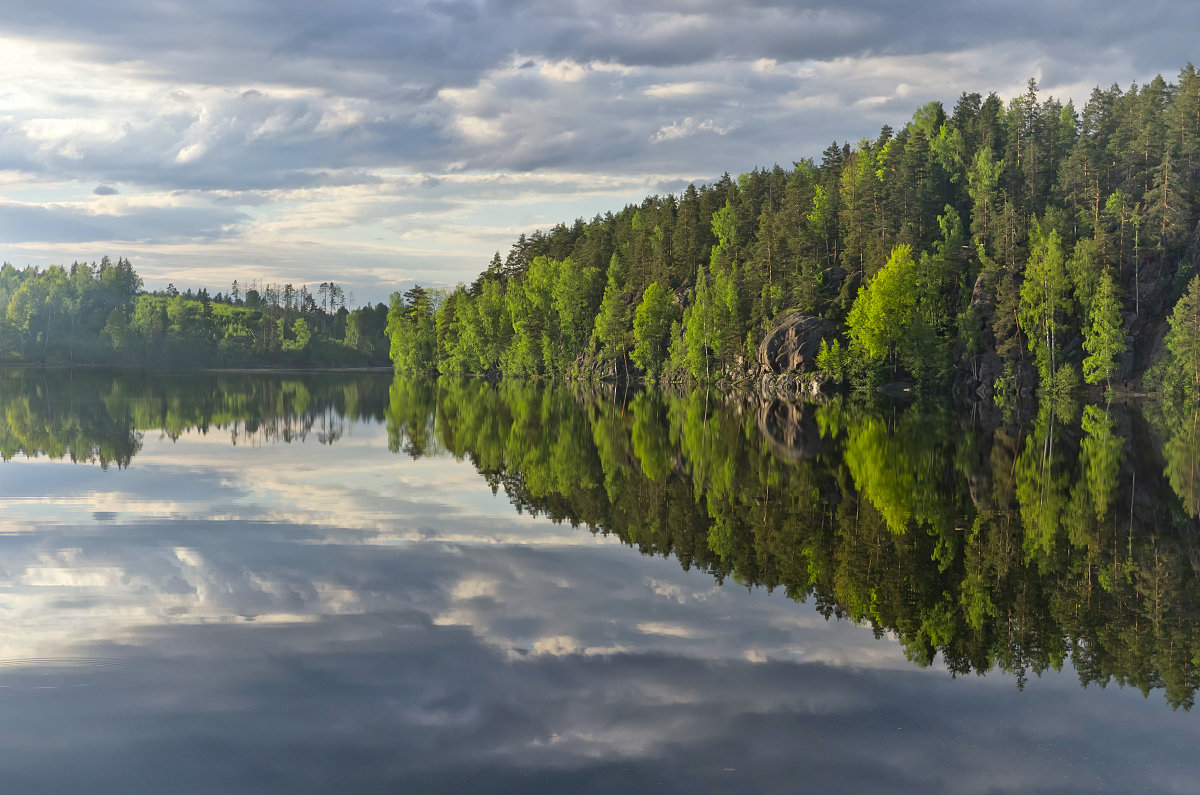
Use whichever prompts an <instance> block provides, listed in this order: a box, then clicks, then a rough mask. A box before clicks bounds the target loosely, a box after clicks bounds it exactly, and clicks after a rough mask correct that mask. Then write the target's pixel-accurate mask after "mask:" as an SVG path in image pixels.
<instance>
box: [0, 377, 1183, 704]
mask: <svg viewBox="0 0 1200 795" xmlns="http://www.w3.org/2000/svg"><path fill="white" fill-rule="evenodd" d="M616 397H617V396H615V395H611V394H609V395H606V394H601V393H600V392H588V391H586V390H580V389H568V388H564V387H557V386H546V385H536V384H530V383H520V382H507V381H506V382H503V383H500V384H488V383H485V382H481V381H456V380H449V379H443V380H441V381H438V382H434V381H428V380H408V379H396V380H394V381H392V382H391V383H388V382H387V381H385V380H384V379H381V378H379V377H376V376H370V375H361V376H345V375H330V374H326V375H295V376H293V375H287V376H274V377H264V376H250V375H223V376H192V377H183V376H181V377H172V378H166V379H159V378H153V379H152V378H147V377H139V376H129V375H114V374H103V373H92V374H80V373H70V372H68V373H60V374H54V373H46V372H39V373H30V372H21V371H16V372H11V373H8V374H7V375H6V376H5V377H4V378H2V379H0V404H2V405H3V406H4V423H3V424H2V425H0V452H2V453H3V455H4V457H5V458H6V459H7V458H11V457H12V456H14V455H16V454H19V453H23V454H25V455H31V456H38V455H43V454H44V455H47V456H49V457H51V458H69V459H70V460H72V461H81V460H83V461H94V462H96V463H98V464H100V465H101V467H107V466H109V465H110V464H115V465H117V466H119V467H124V466H128V465H129V464H130V462H131V461H132V459H133V457H134V456H135V455H137V454H138V452H139V450H140V449H141V446H142V441H143V437H144V434H146V433H147V432H152V431H154V430H158V431H160V432H161V433H163V434H165V435H166V437H167V438H170V439H178V438H179V437H180V435H181V434H183V433H185V432H190V433H194V434H201V435H206V434H210V433H213V432H220V434H221V435H224V436H225V437H226V438H227V439H228V441H229V443H230V444H233V445H238V444H245V443H247V442H250V443H270V442H277V441H278V442H291V441H303V440H306V439H308V438H310V437H312V438H315V439H316V440H317V441H319V442H321V443H323V444H332V443H334V442H336V441H338V440H339V439H340V438H341V437H342V435H343V433H344V430H345V426H346V424H347V423H349V422H355V421H358V420H362V419H364V418H366V419H380V420H382V419H386V429H387V446H388V449H390V450H391V451H392V452H395V453H402V454H403V455H405V456H406V457H409V458H411V459H421V458H423V457H429V456H434V455H439V454H443V453H449V454H451V455H453V456H455V457H457V458H459V459H467V460H469V461H470V462H471V463H472V464H473V465H474V467H475V468H476V469H477V470H478V471H479V472H480V473H481V474H482V475H483V477H484V478H485V480H486V482H487V484H488V485H489V486H490V487H491V489H492V491H493V492H494V493H496V492H498V491H500V490H503V492H504V493H505V494H506V495H507V496H508V499H509V500H510V501H511V503H512V505H513V506H514V507H515V508H516V510H517V512H518V513H530V514H534V515H539V516H547V517H549V518H551V519H553V520H554V521H556V522H569V523H570V524H571V525H573V526H578V525H582V526H586V527H588V528H590V529H591V530H592V531H593V532H598V533H603V534H614V535H616V536H617V537H619V538H620V539H621V540H622V541H623V542H625V543H627V544H629V545H631V546H635V547H637V548H638V549H639V550H640V551H641V552H642V553H643V554H653V555H663V556H668V555H669V556H671V557H673V558H675V559H676V560H677V561H678V562H679V563H680V564H681V565H682V567H683V569H684V570H688V569H692V568H698V569H702V570H704V571H708V572H710V573H711V574H712V575H713V576H714V577H715V578H716V580H717V581H718V582H721V581H724V580H725V579H727V578H729V579H732V580H733V581H734V582H736V583H739V584H742V585H747V586H765V587H766V588H768V589H775V588H782V589H783V590H785V592H786V593H787V595H788V596H789V597H790V598H792V599H795V600H798V601H802V602H803V601H811V602H812V603H813V604H814V606H815V607H816V609H817V611H818V612H819V613H820V614H822V615H824V616H825V617H832V616H836V617H838V618H846V619H850V620H852V621H854V622H857V623H861V624H867V625H869V626H871V627H872V628H873V629H874V631H875V633H876V634H877V635H882V634H884V633H891V634H893V635H894V636H895V637H896V638H898V640H899V642H900V644H901V645H902V647H903V649H904V651H905V654H906V655H907V656H908V658H909V659H910V660H911V661H912V662H913V663H916V664H917V665H921V666H926V665H929V664H930V663H931V662H933V660H934V659H935V657H937V656H938V655H940V656H941V659H942V660H943V661H944V664H945V665H946V666H947V667H948V668H949V669H950V670H951V671H952V672H954V673H968V672H972V671H978V672H983V671H988V670H992V669H997V668H998V669H1000V670H1002V671H1006V672H1009V673H1011V674H1013V675H1015V676H1016V677H1017V679H1018V682H1019V683H1023V682H1024V681H1025V677H1026V676H1027V675H1028V674H1029V673H1035V674H1036V673H1040V672H1043V671H1045V670H1048V669H1057V668H1059V667H1061V666H1062V665H1063V663H1064V662H1065V661H1066V660H1067V659H1068V658H1069V659H1070V660H1071V661H1072V662H1073V663H1074V667H1075V669H1076V671H1077V672H1078V674H1079V677H1080V680H1081V681H1082V682H1083V683H1084V684H1085V685H1086V684H1089V683H1098V684H1106V683H1109V682H1117V683H1120V684H1122V685H1132V686H1135V687H1137V688H1139V689H1141V690H1142V691H1143V692H1149V691H1150V690H1152V689H1155V688H1162V689H1163V690H1164V692H1165V694H1166V698H1167V700H1168V701H1169V703H1170V704H1171V705H1172V706H1176V707H1178V706H1182V707H1190V706H1191V705H1192V703H1193V701H1194V693H1195V691H1196V688H1197V686H1198V685H1200V673H1198V671H1197V666H1196V663H1195V662H1194V660H1195V659H1197V658H1200V631H1198V630H1197V626H1198V625H1197V621H1196V620H1195V619H1196V617H1197V616H1200V587H1198V577H1197V570H1198V568H1200V534H1198V525H1197V509H1198V503H1197V496H1196V495H1197V494H1200V488H1198V486H1197V484H1198V483H1200V471H1198V469H1197V464H1196V462H1197V461H1198V460H1200V456H1198V451H1200V434H1198V429H1200V420H1197V413H1196V411H1195V410H1194V408H1193V409H1187V408H1179V407H1170V406H1155V407H1152V410H1151V411H1150V412H1148V414H1147V417H1148V421H1147V420H1146V419H1143V417H1142V415H1140V414H1139V413H1137V412H1134V411H1130V410H1129V409H1126V408H1124V407H1113V408H1111V409H1106V408H1104V407H1099V406H1093V405H1088V406H1084V407H1082V409H1081V408H1080V407H1078V406H1074V405H1071V404H1066V405H1063V404H1060V405H1058V406H1054V407H1046V408H1043V410H1042V411H1041V412H1040V413H1039V414H1038V415H1037V416H1036V417H1032V418H1029V419H1028V420H1026V421H1025V422H1024V423H1020V424H1003V423H1000V424H990V425H989V424H986V423H982V422H980V421H979V420H978V418H977V417H972V416H960V415H956V414H953V413H951V412H949V411H946V410H944V409H918V408H908V409H905V410H897V409H890V410H885V411H878V410H870V409H867V408H864V407H862V406H859V405H855V404H853V403H850V402H848V401H844V400H840V399H837V400H832V401H829V402H826V403H824V404H821V405H793V404H779V403H766V404H760V405H756V404H746V403H741V402H737V401H729V400H722V399H719V398H718V397H717V396H715V395H713V394H709V393H702V392H697V393H693V394H691V395H687V396H683V397H679V396H674V395H663V394H660V393H656V392H646V393H641V394H637V395H634V396H629V395H623V396H620V399H616ZM218 438H219V437H218ZM348 466H349V465H348ZM327 475H330V473H329V472H316V473H314V475H313V477H312V478H308V479H305V478H298V480H299V482H297V483H295V484H294V485H293V486H292V488H293V489H294V490H304V489H306V488H310V489H312V490H313V492H314V493H316V492H320V491H322V490H324V489H325V488H326V487H325V486H323V485H322V483H321V481H322V478H324V477H325V476H327ZM201 476H202V477H205V476H211V472H205V473H202V474H201ZM334 481H336V478H333V479H332V480H331V481H330V482H334ZM305 484H308V485H305ZM279 488H280V487H278V486H277V487H275V490H276V491H278V490H279ZM297 501H298V502H299V501H300V498H299V497H297ZM352 502H353V501H352V500H349V501H343V500H340V499H339V498H337V497H333V498H331V500H330V506H329V509H328V510H327V511H320V510H317V504H316V502H314V501H310V502H309V504H308V505H306V506H305V507H304V508H303V511H304V512H306V513H308V514H309V516H308V517H307V519H306V518H305V517H302V516H293V515H290V514H288V513H287V512H286V511H284V512H283V513H281V512H280V511H279V510H271V511H265V512H264V513H263V514H262V518H264V519H267V520H272V521H273V520H278V519H280V518H281V517H283V518H292V519H298V520H300V521H305V522H306V523H309V524H311V523H312V521H313V518H312V517H314V516H317V517H323V518H322V519H321V521H325V522H327V523H329V524H332V523H334V522H335V520H334V518H333V517H334V516H335V515H336V514H337V511H338V508H337V507H336V506H338V505H345V504H350V503H352ZM390 510H392V511H397V512H404V513H408V514H410V515H411V514H412V513H413V509H412V507H411V506H376V508H375V509H374V510H373V511H372V512H371V515H370V516H369V517H362V516H359V517H357V519H354V518H353V517H350V518H347V517H342V518H343V519H345V520H346V521H343V522H342V524H343V525H345V524H347V523H349V524H351V525H355V526H357V527H358V528H359V529H364V528H366V527H370V526H372V525H373V526H374V527H376V528H377V529H378V528H382V527H385V526H386V525H387V523H388V517H389V514H388V511H390ZM439 510H442V511H444V512H445V513H447V514H453V513H455V512H456V511H455V509H453V508H451V507H449V506H436V507H434V508H433V509H432V512H433V513H436V512H437V511H439ZM94 513H95V516H96V518H97V519H99V520H103V519H104V518H106V516H108V514H110V513H111V515H113V516H115V515H116V512H108V511H105V510H99V511H95V512H94ZM160 513H161V514H163V515H170V516H175V517H177V518H178V516H179V515H180V511H179V508H178V506H177V505H176V506H173V507H171V508H169V509H164V510H162V511H160ZM418 513H421V512H418ZM424 513H429V511H426V512H424ZM108 518H111V517H110V516H109V517H108ZM423 532H424V531H422V530H421V529H420V528H412V530H411V532H410V533H409V534H408V535H407V536H404V537H407V538H414V537H421V536H422V534H423Z"/></svg>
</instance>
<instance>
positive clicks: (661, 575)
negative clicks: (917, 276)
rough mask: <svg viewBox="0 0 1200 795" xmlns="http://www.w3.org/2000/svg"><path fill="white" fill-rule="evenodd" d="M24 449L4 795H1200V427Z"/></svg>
mask: <svg viewBox="0 0 1200 795" xmlns="http://www.w3.org/2000/svg"><path fill="white" fill-rule="evenodd" d="M0 412H2V415H0V416H2V418H3V421H0V453H2V454H3V457H4V459H5V461H4V463H2V464H0V512H2V513H0V578H2V579H0V780H2V781H3V782H4V783H3V789H4V791H5V792H72V791H88V792H102V793H110V792H111V793H115V792H121V793H127V792H156V793H157V792H454V791H461V792H467V791H473V792H530V791H533V792H543V791H569V792H616V791H620V792H630V791H666V792H674V791H678V792H688V793H695V792H718V791H720V792H731V791H732V792H792V791H814V792H817V791H887V792H900V791H922V792H931V791H932V792H989V791H996V790H1003V791H1060V792H1096V791H1153V792H1197V791H1200V755H1198V754H1197V752H1196V749H1197V748H1200V731H1198V728H1197V715H1196V714H1195V712H1194V711H1193V710H1192V709H1191V707H1192V704H1193V700H1194V693H1195V689H1196V687H1197V685H1198V684H1200V675H1198V673H1197V662H1198V661H1200V625H1198V624H1197V617H1198V615H1200V575H1198V574H1197V568H1198V567H1200V530H1198V529H1197V522H1196V514H1197V508H1198V507H1200V504H1198V501H1197V495H1200V487H1198V486H1200V468H1196V467H1193V464H1194V463H1195V462H1196V461H1197V460H1198V456H1197V449H1198V447H1200V445H1198V444H1197V433H1196V420H1195V418H1194V416H1192V415H1189V414H1186V412H1185V413H1180V412H1178V411H1177V412H1174V413H1172V412H1169V411H1146V412H1144V413H1143V412H1133V411H1129V410H1125V409H1120V408H1109V409H1106V408H1105V407H1095V406H1091V407H1088V406H1065V407H1058V411H1057V413H1055V412H1049V411H1047V412H1043V413H1042V414H1041V415H1039V416H1034V417H1029V418H1026V419H1024V420H1011V421H1010V422H1007V423H1006V422H1003V421H1001V420H1000V419H998V418H983V417H979V416H971V415H958V414H953V413H950V412H948V411H937V410H920V411H918V410H916V409H911V408H910V409H903V408H898V407H889V408H885V409H878V410H870V409H865V408H861V407H856V406H854V405H852V404H851V403H848V402H844V401H840V400H837V401H830V402H827V403H825V404H823V405H821V406H803V407H798V406H786V405H782V404H765V405H759V404H739V403H727V402H722V401H721V400H719V399H718V397H717V396H713V395H702V394H696V395H691V396H687V397H683V398H676V397H664V396H657V395H650V394H646V395H641V396H637V397H630V396H622V397H620V399H617V398H616V397H615V396H612V395H587V394H582V393H580V392H578V391H571V390H566V389H549V388H541V387H532V386H528V385H517V384H504V385H501V386H499V387H495V386H488V385H485V384H480V383H476V382H468V383H462V382H453V381H442V382H441V383H438V384H435V383H431V382H416V381H403V380H397V381H393V380H392V379H391V378H390V377H378V376H368V375H340V376H282V375H274V376H202V377H201V376H197V377H182V376H178V377H163V378H157V379H149V378H140V377H131V376H115V375H105V374H86V375H84V374H73V375H72V374H54V373H49V374H48V373H44V372H42V373H34V372H23V373H22V372H8V373H5V374H0ZM639 552H640V553H642V554H639Z"/></svg>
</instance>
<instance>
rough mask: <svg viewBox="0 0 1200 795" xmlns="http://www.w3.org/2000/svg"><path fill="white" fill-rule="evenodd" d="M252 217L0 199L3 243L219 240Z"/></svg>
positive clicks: (204, 210) (219, 212) (205, 210)
mask: <svg viewBox="0 0 1200 795" xmlns="http://www.w3.org/2000/svg"><path fill="white" fill-rule="evenodd" d="M248 220H249V216H247V215H246V214H245V213H242V212H240V211H236V210H220V209H215V208H207V207H138V208H131V209H130V210H129V211H128V212H126V213H123V214H120V215H117V214H109V213H89V212H85V211H83V210H81V209H78V208H75V207H64V206H60V205H23V204H12V203H0V242H3V243H24V242H31V241H32V242H49V241H53V242H59V243H86V242H89V241H129V242H140V243H163V242H182V241H197V240H216V239H218V238H223V237H228V236H231V235H233V234H234V233H235V231H236V228H237V227H238V226H240V225H241V224H244V223H245V222H246V221H248Z"/></svg>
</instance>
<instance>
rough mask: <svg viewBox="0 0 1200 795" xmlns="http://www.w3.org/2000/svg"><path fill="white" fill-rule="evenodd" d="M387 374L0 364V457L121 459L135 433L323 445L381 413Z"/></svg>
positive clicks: (116, 462) (131, 453)
mask: <svg viewBox="0 0 1200 795" xmlns="http://www.w3.org/2000/svg"><path fill="white" fill-rule="evenodd" d="M387 387H388V381H387V380H386V379H381V378H380V377H379V376H378V375H373V374H365V373H362V374H356V375H354V376H351V375H347V374H344V373H341V374H336V375H335V374H332V373H288V374H286V375H284V374H265V373H254V374H245V373H223V374H220V375H194V374H190V375H178V376H171V377H167V378H164V377H161V375H157V374H150V373H120V374H117V373H113V372H112V371H85V372H78V371H62V370H35V369H23V368H14V369H8V370H4V371H0V406H2V407H3V410H0V460H4V461H8V460H9V459H11V458H14V457H16V456H19V455H20V456H25V457H28V458H36V457H40V456H46V457H49V458H51V459H65V460H69V461H72V462H75V463H94V464H98V465H99V466H101V467H104V468H108V467H109V466H116V467H118V468H123V467H127V466H129V464H130V462H131V461H132V460H133V458H134V457H135V456H136V455H137V454H138V453H139V452H140V451H141V449H142V440H143V436H144V434H145V433H147V432H153V431H158V432H161V433H164V434H166V435H167V436H168V437H170V438H172V439H177V438H179V437H180V436H182V435H183V434H185V433H187V432H190V431H195V432H199V433H202V434H206V435H207V434H221V435H223V436H226V438H228V439H229V441H230V443H231V444H234V445H237V444H250V445H254V444H273V443H279V442H283V443H290V442H293V441H305V440H311V439H316V440H317V441H318V442H319V443H321V444H333V443H334V442H336V441H337V440H339V439H340V438H341V437H342V436H343V435H344V434H345V432H346V427H347V425H348V424H349V423H352V422H363V421H374V422H382V421H383V413H384V407H385V406H386V404H387Z"/></svg>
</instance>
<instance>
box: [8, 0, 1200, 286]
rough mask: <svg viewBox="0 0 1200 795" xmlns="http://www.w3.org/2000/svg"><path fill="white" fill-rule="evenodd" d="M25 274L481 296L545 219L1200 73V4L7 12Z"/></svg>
mask: <svg viewBox="0 0 1200 795" xmlns="http://www.w3.org/2000/svg"><path fill="white" fill-rule="evenodd" d="M0 9H2V11H3V13H0V51H3V52H4V58H3V59H0V260H4V261H8V262H12V263H13V264H15V265H18V266H24V265H38V266H42V267H44V266H47V265H50V264H69V263H70V262H72V261H75V260H79V261H95V260H98V259H99V258H100V257H102V256H104V255H109V256H111V257H117V256H124V257H128V258H129V259H130V260H131V261H132V262H133V264H134V267H135V269H136V270H137V271H138V272H139V273H140V274H141V275H142V276H143V278H144V279H145V282H146V286H147V287H148V288H151V289H155V288H161V287H165V286H166V284H167V283H168V282H171V283H174V284H176V286H177V287H179V288H180V289H181V290H182V289H187V288H188V287H193V288H199V287H201V286H204V287H207V288H208V289H209V290H210V292H217V291H220V290H226V289H228V286H229V284H230V283H231V282H232V280H234V279H237V280H239V282H240V283H242V284H245V283H247V282H253V281H254V280H256V279H262V280H264V281H268V282H277V283H286V282H291V283H293V284H296V285H299V284H302V283H303V284H308V285H310V286H313V287H315V285H316V284H318V283H320V282H323V281H329V280H333V281H336V282H338V283H339V284H342V285H344V286H345V287H346V289H347V291H348V293H350V294H351V296H352V298H353V299H354V301H355V303H357V304H361V303H366V302H376V301H386V300H387V296H388V295H389V294H390V293H391V292H392V291H394V290H403V289H406V287H407V286H411V285H412V284H413V283H414V282H417V283H421V284H426V285H436V286H445V287H450V286H453V285H454V284H456V283H458V282H461V281H470V280H471V279H472V278H474V276H475V275H476V274H477V273H478V272H479V271H480V270H482V269H483V268H485V267H486V265H487V262H488V260H489V259H490V258H491V255H492V252H494V251H497V250H499V251H502V252H503V251H507V249H508V247H509V246H510V245H511V243H512V242H513V240H514V239H515V238H516V236H517V235H518V234H519V233H521V232H526V233H528V232H532V231H533V230H535V229H548V228H550V227H551V226H553V225H554V224H556V223H559V222H567V223H570V222H571V221H573V220H574V219H575V218H577V217H582V218H585V219H587V218H591V217H592V216H594V215H595V214H597V213H603V212H606V211H609V210H612V211H616V210H619V209H621V208H622V207H623V206H625V205H626V204H630V203H637V202H640V201H641V199H642V198H644V197H645V196H646V195H650V194H665V193H678V192H679V191H681V190H682V189H683V188H684V187H686V185H687V184H688V182H697V183H702V182H708V181H712V180H714V179H717V178H718V177H720V175H721V174H722V173H723V172H726V171H727V172H729V173H731V174H735V175H736V174H737V173H740V172H744V171H748V170H750V169H752V168H754V167H755V166H765V167H770V166H771V165H774V164H776V163H778V164H780V165H782V166H784V167H788V166H790V164H791V163H792V162H793V161H795V160H798V159H801V158H805V157H813V158H819V157H820V153H821V150H822V149H824V148H825V147H826V146H828V145H829V143H830V142H831V141H834V140H837V141H851V142H853V141H856V140H858V139H859V138H861V137H864V136H870V137H874V136H875V135H876V134H877V133H878V131H879V128H880V127H881V126H882V125H883V124H885V123H886V124H891V125H892V126H893V127H899V126H901V125H902V124H903V123H904V122H905V121H906V120H907V119H909V118H910V117H911V115H912V113H913V111H914V110H915V109H916V108H917V107H919V106H920V105H922V104H924V103H926V102H928V101H930V100H939V101H941V102H943V103H944V104H945V105H946V106H947V108H948V109H951V108H952V107H953V104H954V102H955V100H956V99H957V97H958V96H959V95H960V94H961V93H962V92H963V91H979V92H981V93H985V94H986V93H987V92H990V91H995V92H996V93H998V94H999V95H1000V96H1001V97H1004V98H1006V99H1007V98H1010V97H1012V96H1014V95H1015V94H1018V93H1021V92H1022V91H1023V90H1024V87H1025V84H1026V82H1027V81H1028V79H1029V78H1030V77H1034V78H1036V79H1037V80H1038V81H1039V84H1040V86H1041V88H1042V91H1043V95H1047V94H1048V95H1053V96H1056V97H1059V98H1063V99H1066V98H1073V99H1075V100H1076V103H1077V105H1078V106H1082V104H1083V103H1084V102H1085V101H1086V99H1087V96H1088V94H1089V93H1090V92H1091V89H1092V88H1093V87H1095V86H1097V85H1100V86H1103V87H1107V86H1109V85H1111V84H1112V83H1119V84H1121V85H1122V86H1128V85H1129V84H1130V83H1132V82H1138V83H1142V82H1145V81H1148V80H1149V79H1151V78H1153V76H1154V75H1155V74H1159V73H1161V74H1163V75H1164V77H1167V78H1168V79H1173V78H1174V77H1175V76H1176V75H1177V74H1178V72H1179V69H1180V68H1181V67H1182V66H1183V65H1184V64H1185V63H1187V62H1188V61H1189V60H1194V59H1195V58H1196V56H1195V52H1194V42H1195V41H1196V38H1197V36H1196V34H1197V33H1198V32H1200V23H1197V22H1196V21H1195V19H1196V17H1195V13H1194V11H1195V9H1194V6H1193V5H1192V4H1191V3H1189V2H1186V0H1146V1H1145V2H1142V3H1138V4H1132V3H1127V2H1116V0H1097V1H1096V2H1088V3H1083V2H1078V1H1075V2H1045V0H1043V1H1042V2H1036V3H1035V2H1030V1H1029V0H1014V1H1013V2H1009V3H995V2H988V3H982V2H977V1H976V0H955V1H954V2H950V0H934V1H933V2H924V3H921V4H904V3H894V2H887V1H886V0H842V1H841V2H837V3H833V2H825V1H824V0H792V1H791V2H774V1H773V0H753V1H752V2H745V3H730V2H727V1H726V2H717V1H716V0H637V2H633V1H632V0H615V1H614V2H594V0H593V1H590V2H584V1H583V0H555V2H547V1H546V0H482V1H477V0H437V1H436V2H418V1H417V0H399V1H398V2H397V1H393V2H383V1H382V0H339V2H336V3H334V2H328V1H327V0H288V2H281V1H279V0H274V1H273V0H237V2H231V0H213V1H212V2H205V3H196V2H187V1H186V0H154V1H153V2H149V1H148V0H106V2H104V3H94V2H82V0H41V1H40V2H38V3H17V2H15V0H0Z"/></svg>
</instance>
